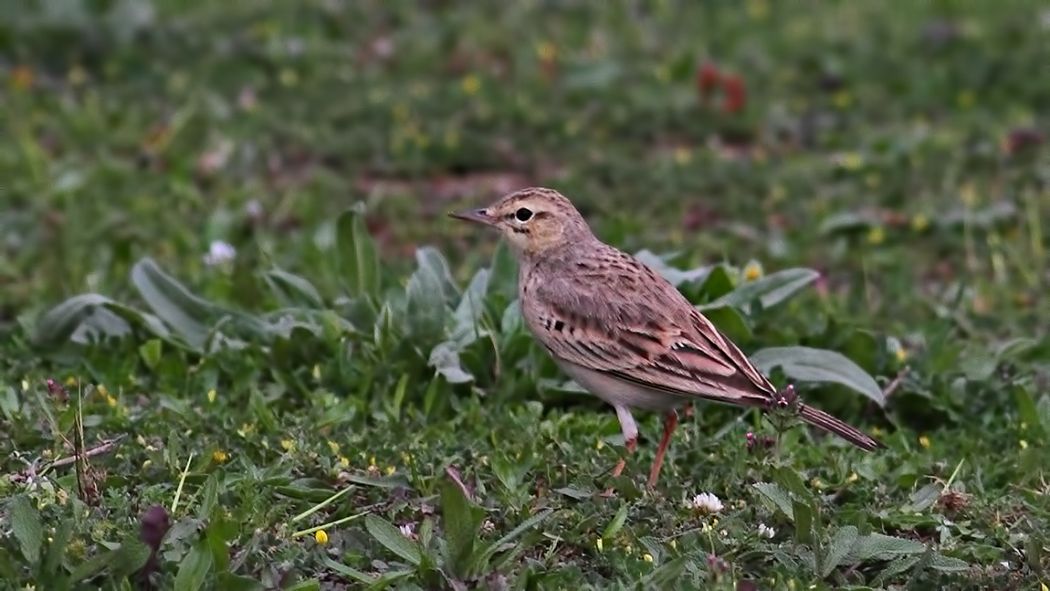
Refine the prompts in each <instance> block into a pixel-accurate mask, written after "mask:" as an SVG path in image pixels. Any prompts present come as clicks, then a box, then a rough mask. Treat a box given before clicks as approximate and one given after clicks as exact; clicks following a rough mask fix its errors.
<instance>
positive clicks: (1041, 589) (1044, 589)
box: [1039, 583, 1050, 591]
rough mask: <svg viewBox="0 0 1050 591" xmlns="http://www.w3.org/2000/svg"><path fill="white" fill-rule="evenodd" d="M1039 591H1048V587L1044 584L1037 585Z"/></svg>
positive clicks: (1049, 589) (1049, 588)
mask: <svg viewBox="0 0 1050 591" xmlns="http://www.w3.org/2000/svg"><path fill="white" fill-rule="evenodd" d="M1039 591H1050V587H1047V586H1046V583H1039Z"/></svg>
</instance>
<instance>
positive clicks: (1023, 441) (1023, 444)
mask: <svg viewBox="0 0 1050 591" xmlns="http://www.w3.org/2000/svg"><path fill="white" fill-rule="evenodd" d="M1017 443H1018V444H1020V445H1021V449H1028V442H1027V441H1025V440H1024V439H1022V440H1020V441H1018V442H1017Z"/></svg>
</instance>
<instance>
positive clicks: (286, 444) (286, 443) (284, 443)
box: [281, 439, 295, 451]
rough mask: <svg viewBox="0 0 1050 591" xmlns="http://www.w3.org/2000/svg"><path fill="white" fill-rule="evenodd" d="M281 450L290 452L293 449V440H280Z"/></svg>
mask: <svg viewBox="0 0 1050 591" xmlns="http://www.w3.org/2000/svg"><path fill="white" fill-rule="evenodd" d="M281 449H283V450H284V451H292V450H293V449H295V440H294V439H282V440H281Z"/></svg>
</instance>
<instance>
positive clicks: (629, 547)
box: [623, 544, 634, 556]
mask: <svg viewBox="0 0 1050 591" xmlns="http://www.w3.org/2000/svg"><path fill="white" fill-rule="evenodd" d="M623 552H624V554H626V555H628V556H630V555H631V554H634V546H632V545H630V544H627V545H626V546H624V547H623Z"/></svg>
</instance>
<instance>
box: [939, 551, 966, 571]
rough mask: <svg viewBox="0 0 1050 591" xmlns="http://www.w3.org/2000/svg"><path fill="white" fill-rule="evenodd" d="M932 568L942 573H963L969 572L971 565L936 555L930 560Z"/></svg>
mask: <svg viewBox="0 0 1050 591" xmlns="http://www.w3.org/2000/svg"><path fill="white" fill-rule="evenodd" d="M930 568H932V569H934V570H938V571H941V572H942V573H961V572H963V571H965V570H968V569H969V568H970V564H969V563H968V562H966V561H965V560H960V559H958V558H953V557H951V556H945V555H943V554H937V553H934V555H933V556H932V557H931V558H930Z"/></svg>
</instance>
